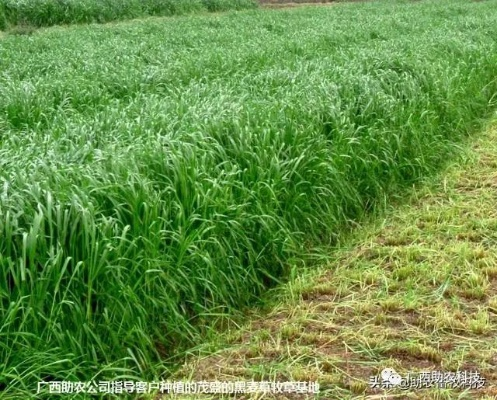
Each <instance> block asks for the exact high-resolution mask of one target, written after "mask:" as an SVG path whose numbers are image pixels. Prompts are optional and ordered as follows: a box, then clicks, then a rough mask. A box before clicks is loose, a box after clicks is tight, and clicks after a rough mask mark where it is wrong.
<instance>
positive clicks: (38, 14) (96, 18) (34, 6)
mask: <svg viewBox="0 0 497 400" xmlns="http://www.w3.org/2000/svg"><path fill="white" fill-rule="evenodd" d="M255 7H257V2H256V1H255V0H0V31H2V30H6V29H9V28H16V27H20V28H21V29H23V30H25V29H26V27H41V26H52V25H61V24H87V23H92V22H100V23H103V22H109V21H118V20H125V19H132V18H138V17H146V16H152V15H156V16H171V15H184V14H192V13H201V12H219V11H227V10H242V9H247V8H255Z"/></svg>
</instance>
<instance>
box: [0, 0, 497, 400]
mask: <svg viewBox="0 0 497 400" xmlns="http://www.w3.org/2000/svg"><path fill="white" fill-rule="evenodd" d="M495 5H496V2H495V1H488V2H481V3H468V2H465V1H447V2H423V3H416V4H415V5H414V4H412V3H409V4H407V3H406V4H404V3H402V2H400V3H397V2H395V3H391V2H377V3H374V4H373V3H364V4H362V3H361V4H354V5H343V6H340V7H334V8H333V10H331V9H326V10H324V9H315V8H314V9H300V10H288V11H279V12H274V11H261V10H254V11H247V12H243V13H232V14H226V15H215V16H210V17H206V16H196V17H193V16H189V17H181V18H180V17H176V18H172V19H149V20H146V21H135V22H132V23H122V24H116V25H114V26H98V25H95V26H88V27H87V26H80V27H72V28H68V29H61V28H57V29H47V30H39V31H36V32H34V33H33V35H31V36H30V37H21V36H15V37H14V36H9V37H6V38H4V39H2V41H1V42H0V70H1V74H0V237H1V240H0V316H1V320H0V335H1V338H2V340H1V341H0V353H1V354H0V356H1V357H0V358H1V359H2V364H0V368H1V370H0V379H1V381H0V384H1V387H2V389H4V391H3V392H2V395H3V396H5V397H6V396H12V397H15V396H17V398H19V397H23V396H24V397H29V396H30V395H31V396H32V395H33V390H34V389H35V387H36V382H37V381H39V380H42V379H43V380H46V381H51V380H52V381H53V380H71V381H81V380H83V381H86V380H89V379H98V380H119V379H120V378H121V379H122V378H123V377H126V378H127V379H130V378H134V379H137V380H143V379H145V380H152V379H153V378H155V377H157V376H160V375H161V374H163V373H164V372H167V367H168V366H167V365H166V366H165V364H164V363H163V361H164V360H167V361H171V357H174V356H175V355H177V354H178V352H179V351H180V350H184V349H185V348H188V347H189V346H191V345H194V344H196V343H198V342H199V341H201V340H202V338H203V337H204V335H205V334H206V333H208V331H209V327H210V326H213V325H214V326H215V325H216V323H218V321H219V320H221V321H222V320H223V318H224V316H225V315H226V314H230V313H232V312H233V311H234V310H239V309H243V308H244V307H247V306H250V305H252V304H254V302H257V301H259V298H260V295H261V293H263V292H264V291H265V290H266V289H267V288H268V287H270V286H274V285H275V284H278V283H279V282H281V280H283V279H285V277H287V276H288V275H289V274H290V273H291V272H292V271H296V270H297V269H298V268H299V267H301V266H302V265H303V264H304V262H307V261H309V260H311V261H312V260H313V258H312V257H318V256H320V254H316V251H315V249H313V246H314V245H317V244H319V245H321V244H323V245H327V244H330V243H335V242H336V240H337V239H339V238H340V235H341V233H342V232H343V229H345V228H347V227H349V226H350V225H352V222H351V221H353V220H357V219H359V218H361V217H362V216H364V215H365V214H366V213H368V212H370V211H372V210H373V209H374V207H375V206H376V205H377V204H378V203H381V202H384V201H386V199H387V198H388V195H389V194H391V193H393V192H395V191H397V190H399V189H400V188H403V187H406V186H407V187H408V186H409V185H411V184H412V183H413V182H416V181H417V180H418V179H419V178H420V177H422V176H424V175H426V174H429V173H431V172H433V171H435V170H437V169H438V168H439V167H440V165H442V164H443V163H444V162H445V160H446V159H447V157H449V156H451V154H452V153H453V150H454V148H455V147H457V143H458V142H460V140H461V139H462V138H463V137H464V135H466V134H467V133H468V132H471V131H472V130H474V129H475V128H476V127H477V126H478V124H479V118H481V117H484V116H485V115H487V114H488V113H489V112H490V110H492V109H493V108H494V107H495V93H496V91H497V82H496V80H495V78H496V75H497V74H496V65H497V44H496V40H495V39H496V33H495V30H494V29H493V27H494V19H495V18H494V17H495V13H496V8H495ZM350 21H354V24H351V23H350ZM413 37H415V38H416V40H415V41H413V40H412V38H413ZM46 397H47V398H51V395H47V396H46ZM52 397H53V396H52ZM37 398H43V396H42V395H39V396H37Z"/></svg>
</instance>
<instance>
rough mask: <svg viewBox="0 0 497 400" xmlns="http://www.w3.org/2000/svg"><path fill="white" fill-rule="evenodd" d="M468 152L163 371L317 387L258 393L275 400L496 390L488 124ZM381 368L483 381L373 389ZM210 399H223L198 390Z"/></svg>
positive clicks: (493, 145) (493, 198)
mask: <svg viewBox="0 0 497 400" xmlns="http://www.w3.org/2000/svg"><path fill="white" fill-rule="evenodd" d="M467 155H468V156H469V157H467V158H466V162H463V163H461V164H459V165H453V166H452V167H450V168H449V170H448V171H447V173H446V174H444V176H443V177H440V179H437V181H435V182H434V181H430V182H429V183H427V184H426V186H419V187H418V188H417V189H416V190H415V191H414V194H413V195H412V198H411V200H410V201H409V202H408V203H407V204H404V205H402V206H400V207H398V208H397V209H395V210H394V209H391V210H390V211H389V212H388V213H387V215H386V217H385V219H384V220H375V221H374V222H373V223H367V224H366V225H364V227H363V230H362V232H361V233H360V234H359V233H356V234H353V235H352V236H351V238H350V239H349V240H348V241H347V243H346V244H345V245H344V246H343V247H342V248H341V249H339V250H336V251H334V252H332V253H331V254H330V258H331V259H333V261H332V262H330V263H329V264H327V265H325V266H323V267H321V268H319V269H318V270H313V271H311V270H308V271H307V272H306V273H302V274H299V276H298V277H296V279H294V280H292V281H291V282H290V283H288V284H287V285H285V286H283V287H281V288H279V289H277V290H276V291H275V292H273V294H272V295H271V296H267V298H271V303H270V307H269V309H270V310H271V311H270V312H269V313H266V314H262V315H261V314H258V313H257V312H254V313H253V314H252V317H251V322H250V323H248V324H245V325H244V326H243V327H239V328H235V327H232V329H230V330H227V331H226V332H225V333H224V335H223V336H222V337H221V338H218V339H217V341H215V342H213V343H210V344H209V346H208V347H207V346H206V347H207V351H206V352H205V353H204V351H203V350H202V348H200V349H197V353H194V352H192V354H195V355H193V356H192V357H191V358H190V362H189V363H187V364H186V366H184V367H183V368H181V370H180V371H179V372H177V373H176V374H175V375H174V376H172V377H171V381H173V382H174V381H209V382H212V381H216V380H217V381H228V382H229V381H231V382H237V381H245V382H248V381H251V380H252V379H253V380H255V381H270V382H272V381H280V382H287V381H303V382H309V381H311V382H314V381H317V382H319V384H320V393H319V395H312V396H311V395H308V396H306V395H295V394H293V395H291V394H285V393H281V394H268V395H266V396H265V397H264V398H268V399H280V400H284V399H297V398H298V399H305V398H309V399H310V398H313V399H359V398H361V399H363V398H368V399H380V398H382V399H400V398H401V399H440V400H441V399H487V400H490V399H495V398H496V397H497V372H496V371H497V350H496V349H497V338H496V335H495V332H497V257H496V254H495V251H494V249H495V248H496V247H497V225H496V221H497V211H496V208H495V204H497V162H496V160H497V129H496V128H495V127H494V128H492V129H489V130H488V131H487V132H485V133H484V134H482V135H481V136H480V137H478V139H477V141H476V143H474V145H473V146H472V149H471V152H468V153H467ZM214 343H215V344H214ZM213 348H217V349H218V350H217V351H214V350H213ZM384 368H393V369H395V370H396V371H397V372H398V373H399V374H400V375H401V376H404V377H405V376H407V374H412V375H414V376H416V374H419V373H421V372H429V373H431V372H432V371H440V372H445V373H447V372H454V373H457V372H458V371H459V372H461V373H462V374H464V371H466V372H467V373H469V372H473V373H474V372H478V373H480V375H481V376H482V377H483V378H484V381H483V383H484V386H483V387H482V388H481V389H478V390H470V389H469V388H468V386H467V385H462V387H460V388H459V389H435V388H421V386H420V387H419V388H418V389H416V387H415V385H414V384H413V385H412V387H411V388H408V389H407V390H406V389H405V390H400V389H389V390H386V389H381V388H376V389H373V388H372V387H371V386H370V384H369V378H370V377H372V376H377V375H379V374H380V371H382V370H383V369H384ZM257 396H259V397H257ZM260 396H261V395H260V394H257V395H255V394H254V395H249V394H239V395H237V396H235V397H233V396H230V397H229V398H237V399H255V398H260ZM156 398H157V399H158V398H160V396H158V397H156ZM163 398H164V399H165V398H168V399H169V398H171V399H178V400H179V399H189V398H192V397H189V396H186V395H183V396H182V395H169V396H166V397H163ZM214 398H215V399H220V398H228V397H226V396H225V397H223V396H222V395H219V394H218V395H215V396H214V397H213V396H209V395H196V396H195V399H206V400H207V399H214Z"/></svg>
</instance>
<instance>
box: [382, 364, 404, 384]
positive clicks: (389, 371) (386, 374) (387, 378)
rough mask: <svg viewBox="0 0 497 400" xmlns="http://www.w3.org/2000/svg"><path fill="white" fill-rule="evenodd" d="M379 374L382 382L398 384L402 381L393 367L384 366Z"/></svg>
mask: <svg viewBox="0 0 497 400" xmlns="http://www.w3.org/2000/svg"><path fill="white" fill-rule="evenodd" d="M380 375H381V379H382V380H383V382H389V383H391V384H392V385H400V383H401V382H402V377H401V376H400V375H399V374H398V373H397V372H395V370H394V369H393V368H385V369H384V370H383V371H381V374H380Z"/></svg>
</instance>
